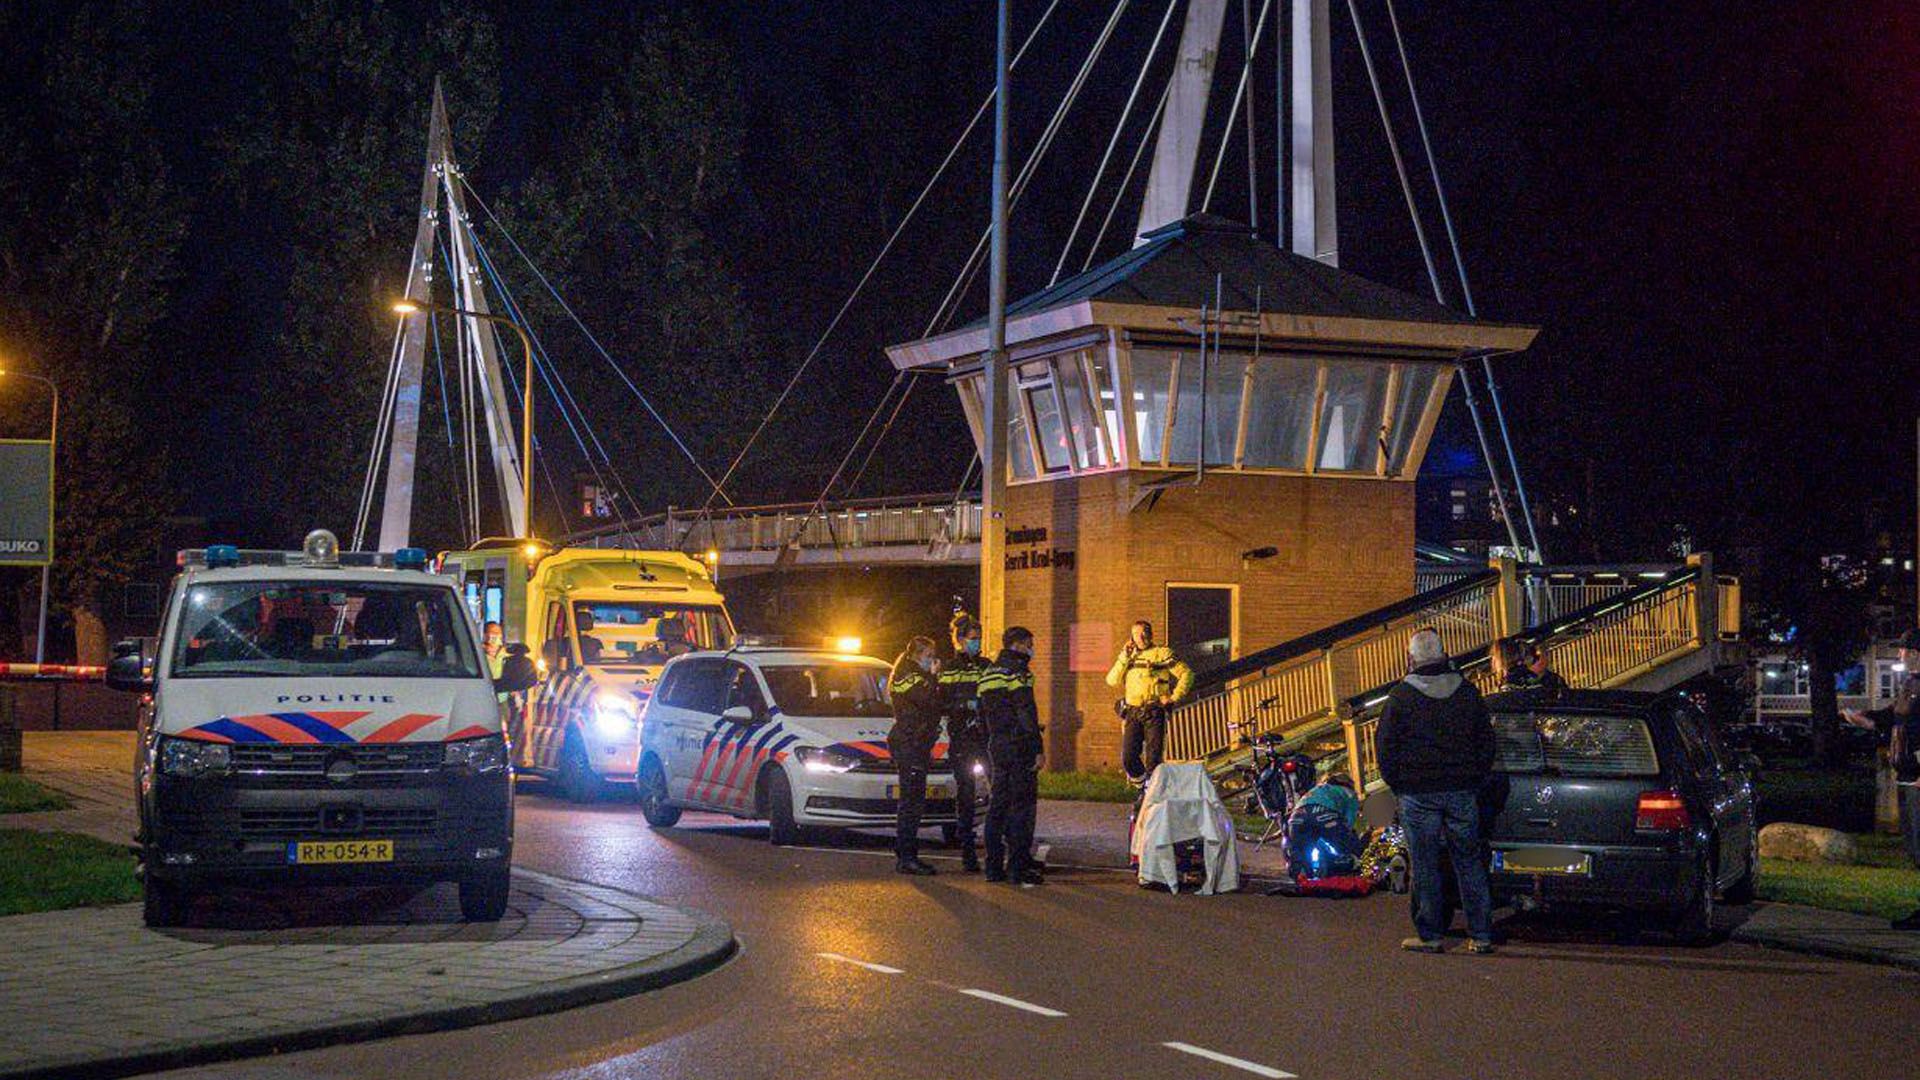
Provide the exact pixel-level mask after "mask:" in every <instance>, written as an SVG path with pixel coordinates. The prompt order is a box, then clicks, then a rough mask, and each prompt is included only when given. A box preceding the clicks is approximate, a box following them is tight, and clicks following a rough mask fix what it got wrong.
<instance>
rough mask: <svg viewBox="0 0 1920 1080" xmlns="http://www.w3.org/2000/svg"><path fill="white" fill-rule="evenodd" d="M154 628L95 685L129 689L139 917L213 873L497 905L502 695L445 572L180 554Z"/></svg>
mask: <svg viewBox="0 0 1920 1080" xmlns="http://www.w3.org/2000/svg"><path fill="white" fill-rule="evenodd" d="M178 561H179V565H180V572H179V574H178V575H176V576H175V578H174V581H173V586H172V589H171V591H170V593H169V594H168V598H167V603H166V610H165V614H164V615H163V617H162V621H161V631H160V636H159V638H158V639H157V641H154V642H152V643H151V646H149V644H148V643H146V642H123V643H121V644H120V645H119V646H117V647H116V648H115V650H114V652H115V656H114V659H113V661H112V663H111V664H110V665H109V666H108V669H107V681H108V684H109V685H111V686H113V687H115V688H116V689H120V690H127V691H133V692H138V693H141V694H142V695H144V696H143V698H142V701H141V706H140V712H139V751H138V754H137V759H136V762H135V767H134V774H135V790H136V794H137V797H138V803H139V825H138V832H137V834H136V837H135V839H136V840H137V850H138V854H139V861H140V873H141V877H142V880H143V883H144V886H145V893H146V912H145V914H146V921H147V925H149V926H169V925H176V924H178V923H179V922H180V921H181V920H182V919H183V918H184V917H185V915H186V912H187V909H188V907H189V906H190V904H191V902H192V899H193V897H194V895H195V894H196V893H198V892H201V891H203V890H209V889H213V888H217V887H220V886H223V885H282V884H292V885H298V884H314V885H322V884H382V883H388V882H396V881H409V882H420V881H453V882H457V883H458V884H459V888H460V910H461V913H462V915H464V916H465V917H466V918H468V919H471V920H478V921H493V920H497V919H499V918H500V917H501V916H502V914H504V912H505V911H506V905H507V891H508V873H509V863H510V860H511V857H512V853H513V790H512V779H511V776H510V774H509V772H508V769H507V756H508V748H507V744H506V739H505V733H504V729H503V726H502V710H501V702H500V695H501V694H504V693H510V692H514V691H517V690H522V689H525V688H526V687H527V686H530V685H531V684H532V682H533V679H534V670H533V664H532V662H531V660H529V659H528V658H526V657H525V656H524V655H522V656H518V657H516V658H514V660H513V662H511V663H508V664H507V665H505V668H504V670H503V672H502V674H501V676H500V678H499V679H497V680H496V679H493V678H490V677H489V675H488V669H487V666H486V665H485V664H484V663H483V661H482V657H481V654H480V649H479V646H478V643H477V642H476V640H475V633H476V627H475V626H474V624H473V622H472V620H471V619H469V618H468V617H467V614H466V612H465V611H464V610H463V608H462V607H461V604H460V598H459V594H458V593H457V591H456V589H455V585H454V582H453V581H452V579H450V578H447V577H444V576H441V575H438V574H433V573H429V572H427V570H426V566H427V556H426V553H425V552H424V551H420V550H419V549H413V548H409V549H403V550H401V551H399V552H397V553H394V554H392V555H374V554H369V553H345V554H343V553H342V552H341V551H340V550H339V544H338V542H337V541H336V540H335V539H334V536H333V534H331V533H329V532H327V531H325V530H316V531H315V532H313V533H312V534H310V535H309V536H308V537H307V539H306V543H305V545H304V546H303V548H302V550H301V551H298V552H279V551H241V550H240V549H238V548H235V547H231V546H226V545H219V546H214V547H209V548H206V549H203V550H191V551H183V552H181V553H180V555H179V560H178Z"/></svg>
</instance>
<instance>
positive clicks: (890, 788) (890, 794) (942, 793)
mask: <svg viewBox="0 0 1920 1080" xmlns="http://www.w3.org/2000/svg"><path fill="white" fill-rule="evenodd" d="M899 797H900V785H899V784H888V785H887V798H889V799H898V798H899ZM927 798H929V799H951V798H953V789H952V788H950V787H948V786H947V785H945V784H928V785H927Z"/></svg>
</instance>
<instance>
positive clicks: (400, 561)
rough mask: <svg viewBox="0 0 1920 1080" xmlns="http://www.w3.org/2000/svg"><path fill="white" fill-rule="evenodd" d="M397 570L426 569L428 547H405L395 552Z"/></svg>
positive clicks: (394, 559)
mask: <svg viewBox="0 0 1920 1080" xmlns="http://www.w3.org/2000/svg"><path fill="white" fill-rule="evenodd" d="M393 568H394V569H395V570H425V569H426V568H427V549H426V548H416V547H405V548H401V549H400V550H399V551H396V552H394V553H393Z"/></svg>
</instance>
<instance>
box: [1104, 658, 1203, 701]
mask: <svg viewBox="0 0 1920 1080" xmlns="http://www.w3.org/2000/svg"><path fill="white" fill-rule="evenodd" d="M1107 685H1108V686H1111V687H1114V688H1116V689H1118V690H1119V691H1120V692H1121V695H1122V696H1123V697H1124V698H1125V699H1126V703H1127V704H1128V705H1151V704H1153V703H1155V702H1158V701H1159V700H1160V699H1161V698H1163V697H1166V698H1172V699H1173V700H1174V701H1176V702H1177V701H1179V700H1181V699H1182V698H1184V697H1186V696H1187V694H1188V693H1189V692H1190V691H1192V690H1193V669H1192V668H1190V667H1188V666H1187V664H1186V661H1184V660H1181V659H1180V658H1179V657H1177V656H1175V655H1173V650H1172V649H1169V648H1167V647H1166V646H1165V645H1155V646H1154V647H1152V648H1150V649H1141V650H1140V651H1138V652H1136V653H1134V654H1133V655H1132V656H1128V655H1127V650H1125V649H1122V650H1121V651H1120V655H1119V657H1118V658H1117V659H1115V660H1114V662H1113V667H1112V668H1110V669H1109V670H1108V671H1107Z"/></svg>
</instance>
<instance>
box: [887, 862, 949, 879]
mask: <svg viewBox="0 0 1920 1080" xmlns="http://www.w3.org/2000/svg"><path fill="white" fill-rule="evenodd" d="M893 870H894V873H897V874H912V875H913V876H915V877H932V876H933V875H935V874H937V873H939V871H938V870H935V869H934V868H933V867H931V866H929V865H927V864H926V863H924V862H921V861H920V860H919V859H902V860H900V861H899V862H897V863H895V864H894V866H893Z"/></svg>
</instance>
